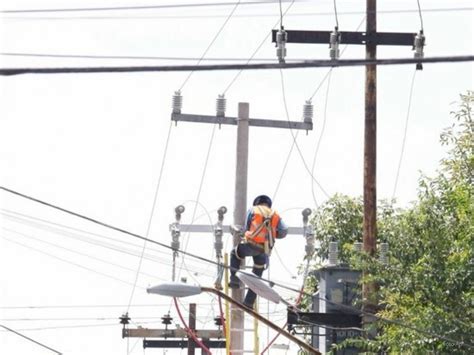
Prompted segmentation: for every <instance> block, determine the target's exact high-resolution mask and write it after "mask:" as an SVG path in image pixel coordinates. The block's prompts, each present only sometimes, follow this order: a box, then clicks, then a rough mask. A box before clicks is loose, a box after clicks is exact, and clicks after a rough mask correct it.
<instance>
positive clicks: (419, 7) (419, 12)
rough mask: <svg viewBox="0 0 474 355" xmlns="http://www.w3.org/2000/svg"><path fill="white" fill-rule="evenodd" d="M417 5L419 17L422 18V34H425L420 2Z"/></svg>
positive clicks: (417, 0)
mask: <svg viewBox="0 0 474 355" xmlns="http://www.w3.org/2000/svg"><path fill="white" fill-rule="evenodd" d="M416 3H417V4H418V15H419V16H420V26H421V32H423V31H424V28H423V15H422V14H421V6H420V0H416Z"/></svg>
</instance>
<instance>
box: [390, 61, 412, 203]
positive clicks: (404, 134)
mask: <svg viewBox="0 0 474 355" xmlns="http://www.w3.org/2000/svg"><path fill="white" fill-rule="evenodd" d="M417 71H418V70H417V69H415V72H414V73H413V77H412V79H411V85H410V94H409V96H408V108H407V114H406V118H405V129H404V130H403V139H402V148H401V151H400V158H399V159H398V167H397V172H396V174H395V183H394V184H393V192H392V201H393V199H394V198H395V195H396V193H397V187H398V178H399V177H400V171H401V167H402V160H403V154H404V152H405V145H406V140H407V135H408V122H409V119H410V111H411V101H412V98H413V88H414V86H415V78H416V72H417Z"/></svg>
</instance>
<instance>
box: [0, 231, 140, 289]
mask: <svg viewBox="0 0 474 355" xmlns="http://www.w3.org/2000/svg"><path fill="white" fill-rule="evenodd" d="M0 238H2V239H4V240H6V241H8V242H10V243H14V244H17V245H20V246H22V247H24V248H27V249H31V250H34V251H36V252H38V253H41V254H44V255H48V256H50V257H52V258H54V259H58V260H60V261H62V262H65V263H67V264H71V265H74V266H77V267H79V268H81V269H84V270H87V271H91V272H93V273H95V274H98V275H101V276H105V277H108V278H110V279H113V280H115V281H119V282H122V283H124V284H127V285H133V283H131V282H128V281H125V280H122V279H120V278H118V277H115V276H112V275H109V274H106V273H103V272H100V271H97V270H95V269H92V268H89V267H87V266H84V265H81V264H78V263H74V262H72V261H70V260H66V259H63V258H60V257H59V256H56V255H53V254H50V253H47V252H45V251H42V250H40V249H37V248H33V247H32V246H29V245H26V244H23V243H20V242H18V241H16V240H12V239H9V238H7V237H5V236H0ZM140 288H141V289H143V290H145V289H146V287H141V286H140Z"/></svg>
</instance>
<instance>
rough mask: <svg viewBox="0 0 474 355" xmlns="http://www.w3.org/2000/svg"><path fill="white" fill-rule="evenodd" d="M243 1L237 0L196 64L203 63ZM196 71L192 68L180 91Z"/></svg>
mask: <svg viewBox="0 0 474 355" xmlns="http://www.w3.org/2000/svg"><path fill="white" fill-rule="evenodd" d="M240 3H241V0H239V1H237V3H236V4H235V6H234V7H233V8H232V11H231V12H230V13H229V15H228V16H227V18H226V19H225V21H224V23H223V24H222V25H221V27H220V28H219V30H218V31H217V33H216V34H215V35H214V37H213V38H212V40H211V42H210V43H209V45H208V46H207V48H206V49H205V50H204V52H203V53H202V55H201V58H199V60H198V62H197V63H196V65H199V64H201V61H202V60H203V58H204V57H205V56H206V54H207V52H208V51H209V49H211V47H212V45H213V44H214V42H215V41H216V40H217V38H218V37H219V35H220V34H221V32H222V31H223V30H224V27H225V26H226V25H227V22H229V20H230V19H231V17H232V15H233V14H234V12H235V10H237V7H239V5H240ZM193 73H194V70H192V71H191V72H189V74H188V76H187V77H186V79H184V81H183V83H182V84H181V86H180V88H179V91H181V90H183V88H184V85H186V83H187V82H188V80H189V79H190V78H191V75H193Z"/></svg>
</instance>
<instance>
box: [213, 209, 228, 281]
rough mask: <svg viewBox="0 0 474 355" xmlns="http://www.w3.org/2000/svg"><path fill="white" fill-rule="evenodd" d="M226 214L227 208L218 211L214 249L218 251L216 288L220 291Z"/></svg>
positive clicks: (222, 274)
mask: <svg viewBox="0 0 474 355" xmlns="http://www.w3.org/2000/svg"><path fill="white" fill-rule="evenodd" d="M226 213H227V208H226V207H225V206H222V207H220V208H219V209H218V210H217V223H216V224H215V225H214V249H215V251H216V259H217V277H216V281H215V282H214V286H215V287H216V288H217V289H219V290H222V277H223V276H224V265H223V263H222V249H223V248H224V243H223V242H222V236H223V235H224V231H223V228H222V226H223V224H222V223H223V221H224V215H225V214H226Z"/></svg>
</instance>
